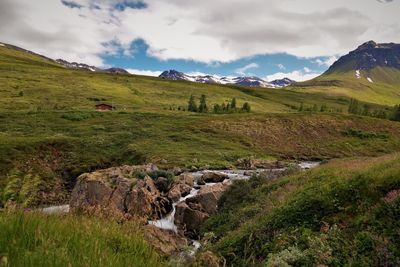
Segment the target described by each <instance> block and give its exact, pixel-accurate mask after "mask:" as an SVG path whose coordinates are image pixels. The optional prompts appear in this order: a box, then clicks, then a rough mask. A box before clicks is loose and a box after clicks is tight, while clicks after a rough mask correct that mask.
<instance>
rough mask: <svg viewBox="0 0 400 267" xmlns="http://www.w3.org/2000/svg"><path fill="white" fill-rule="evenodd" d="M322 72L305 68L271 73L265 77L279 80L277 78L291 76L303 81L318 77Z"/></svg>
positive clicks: (270, 79)
mask: <svg viewBox="0 0 400 267" xmlns="http://www.w3.org/2000/svg"><path fill="white" fill-rule="evenodd" d="M321 74H322V73H318V72H313V71H311V70H309V71H305V70H304V69H303V70H295V71H292V72H286V73H285V72H278V73H274V74H271V75H267V77H265V78H264V79H265V80H267V81H273V80H277V79H283V78H289V79H292V80H295V81H297V82H303V81H308V80H311V79H314V78H315V77H318V76H319V75H321Z"/></svg>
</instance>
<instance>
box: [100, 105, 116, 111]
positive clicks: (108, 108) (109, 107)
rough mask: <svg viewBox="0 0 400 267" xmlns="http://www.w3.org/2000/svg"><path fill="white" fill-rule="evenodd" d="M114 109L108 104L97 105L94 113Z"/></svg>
mask: <svg viewBox="0 0 400 267" xmlns="http://www.w3.org/2000/svg"><path fill="white" fill-rule="evenodd" d="M114 109H115V107H114V106H112V105H109V104H97V105H96V111H99V112H105V111H113V110H114Z"/></svg>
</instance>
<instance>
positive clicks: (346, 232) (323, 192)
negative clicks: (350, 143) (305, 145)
mask: <svg viewBox="0 0 400 267" xmlns="http://www.w3.org/2000/svg"><path fill="white" fill-rule="evenodd" d="M219 207H220V208H219V212H218V214H217V215H215V216H212V217H211V218H210V219H209V220H208V221H206V224H205V225H204V227H203V230H202V231H203V234H205V235H204V236H205V238H206V239H208V240H209V241H210V240H211V242H212V243H211V244H210V245H209V247H208V249H211V250H212V251H213V252H214V253H216V254H217V255H220V256H223V257H224V258H225V259H226V260H227V263H228V265H233V266H317V265H327V266H344V265H346V266H384V265H386V266H398V265H399V264H400V250H399V247H398V244H399V242H400V234H399V231H398V229H399V227H400V224H399V220H398V219H399V216H400V156H399V155H398V154H394V155H388V156H383V157H379V158H360V159H352V160H337V161H333V162H332V163H329V164H327V165H324V166H321V167H320V168H318V169H315V170H311V171H307V172H305V173H301V174H297V175H293V176H289V177H286V178H284V179H280V180H277V181H267V180H264V179H261V178H258V179H257V178H254V179H252V180H250V181H240V182H237V183H235V184H234V185H233V186H232V187H231V188H230V189H229V190H228V191H227V192H226V193H224V195H223V197H222V198H221V200H220V203H219Z"/></svg>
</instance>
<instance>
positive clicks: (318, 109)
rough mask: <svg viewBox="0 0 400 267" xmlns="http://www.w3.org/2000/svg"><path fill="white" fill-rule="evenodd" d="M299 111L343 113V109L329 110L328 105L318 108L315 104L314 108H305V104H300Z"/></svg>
mask: <svg viewBox="0 0 400 267" xmlns="http://www.w3.org/2000/svg"><path fill="white" fill-rule="evenodd" d="M298 111H309V112H339V113H341V112H343V110H342V109H341V108H328V106H327V105H325V104H322V105H321V106H318V105H317V104H314V105H313V106H312V107H305V106H304V104H303V103H300V106H299V108H298Z"/></svg>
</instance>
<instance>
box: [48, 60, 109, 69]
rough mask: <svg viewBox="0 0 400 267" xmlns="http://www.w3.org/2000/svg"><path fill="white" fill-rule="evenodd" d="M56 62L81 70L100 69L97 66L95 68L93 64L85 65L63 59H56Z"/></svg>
mask: <svg viewBox="0 0 400 267" xmlns="http://www.w3.org/2000/svg"><path fill="white" fill-rule="evenodd" d="M56 62H57V63H58V64H61V65H63V66H64V67H67V68H73V69H82V70H88V71H101V70H100V69H99V68H97V67H95V66H90V65H87V64H84V63H77V62H68V61H66V60H64V59H57V60H56Z"/></svg>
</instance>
